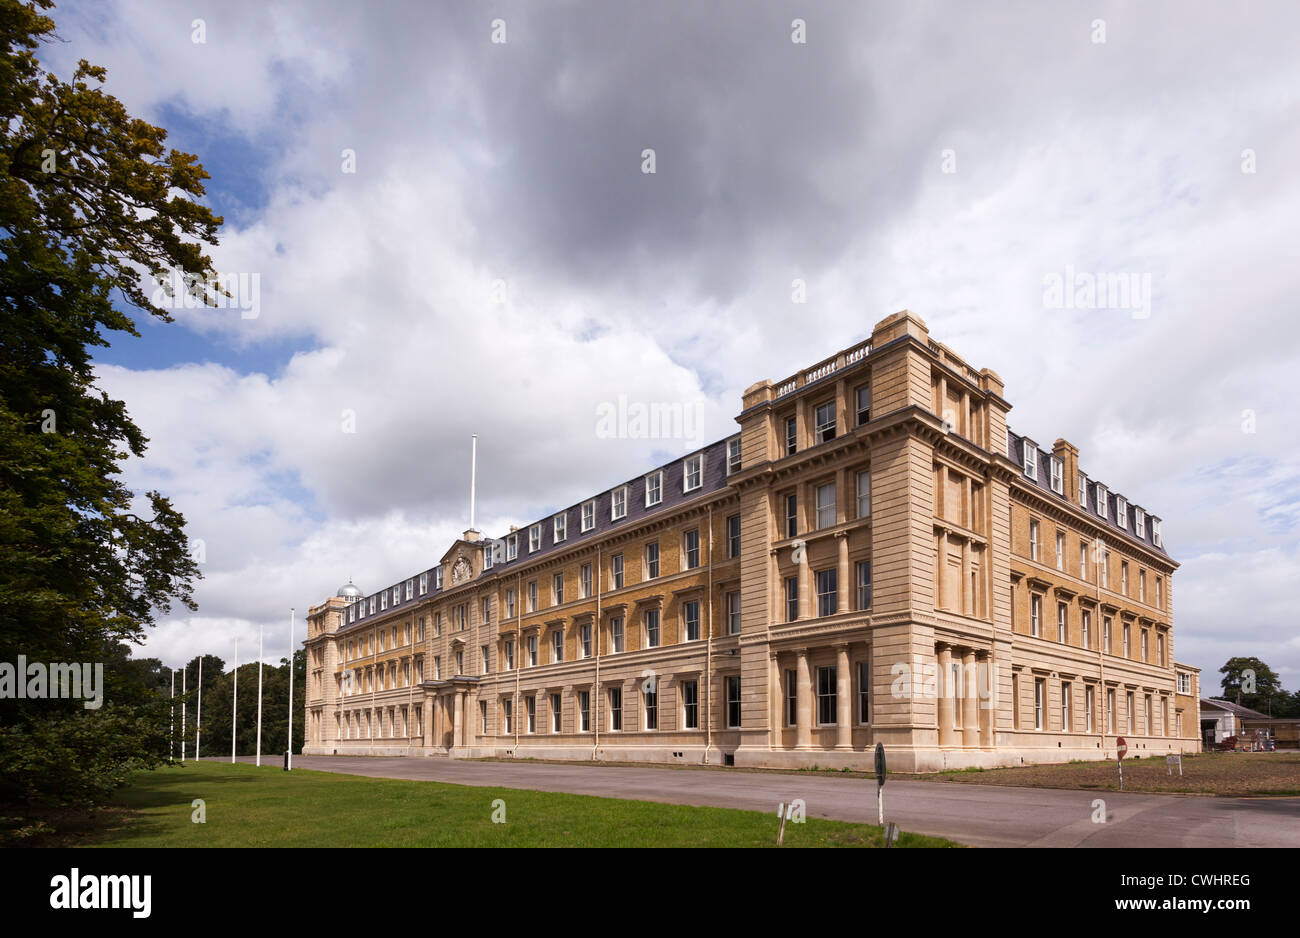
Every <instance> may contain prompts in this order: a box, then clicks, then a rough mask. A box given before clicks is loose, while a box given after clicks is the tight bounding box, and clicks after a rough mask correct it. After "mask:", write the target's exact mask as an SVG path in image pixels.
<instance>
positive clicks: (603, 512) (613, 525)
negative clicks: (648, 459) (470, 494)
mask: <svg viewBox="0 0 1300 938" xmlns="http://www.w3.org/2000/svg"><path fill="white" fill-rule="evenodd" d="M734 438H735V436H734V435H733V436H731V437H727V438H725V439H721V440H718V441H716V442H714V443H710V444H709V445H707V446H705V447H703V448H702V449H697V450H693V451H691V452H689V453H685V454H683V455H682V456H680V457H678V458H677V459H674V460H673V461H672V462H668V463H665V464H664V465H662V466H659V467H657V468H655V469H651V470H649V471H648V472H644V473H642V474H641V475H639V476H637V477H636V478H635V479H630V480H628V481H627V482H623V483H620V484H619V485H615V486H612V487H611V488H608V489H606V490H605V491H603V492H601V493H600V494H599V495H596V496H595V497H594V501H595V503H596V517H595V525H594V526H593V527H592V529H591V530H590V531H583V530H582V506H583V505H585V504H586V503H588V502H590V501H593V499H592V498H585V499H583V500H582V501H580V502H578V503H577V504H574V505H570V506H569V507H568V508H565V509H562V510H561V511H557V512H555V513H554V514H550V515H547V516H546V517H545V518H539V519H538V520H536V521H533V522H530V523H529V524H526V525H522V526H521V527H520V528H519V529H518V530H517V531H511V532H510V533H509V534H506V535H503V536H502V537H500V538H496V540H501V541H504V540H505V539H506V538H508V537H512V536H513V537H517V538H518V540H519V552H518V555H517V556H516V558H515V559H514V560H498V561H497V562H496V563H494V564H493V566H492V570H493V572H499V571H501V570H512V569H514V568H516V567H518V566H521V565H522V564H525V563H528V562H529V561H533V560H537V559H539V558H542V557H545V556H547V555H548V554H551V553H554V552H556V551H559V550H564V549H566V548H569V547H573V546H574V545H576V544H580V543H582V542H584V541H587V540H590V539H592V538H597V537H600V536H601V535H603V534H608V533H609V532H611V531H613V530H615V529H617V528H625V527H630V526H634V525H636V524H637V523H638V522H641V521H645V520H647V519H649V518H651V517H654V516H656V515H662V514H665V513H671V512H673V511H674V510H675V509H678V508H680V507H681V506H683V505H685V504H687V503H688V502H693V501H696V500H698V499H702V498H705V497H707V496H709V495H712V494H714V493H716V492H718V491H719V490H721V489H725V488H726V487H727V442H728V440H731V439H734ZM698 454H703V456H704V470H703V473H702V476H701V481H700V487H699V488H697V489H692V490H691V491H689V492H685V491H683V487H684V484H685V476H686V461H687V460H688V459H690V458H691V457H693V456H696V455H698ZM656 472H661V473H663V481H662V483H661V485H660V498H661V500H660V501H659V503H658V504H657V505H653V506H651V507H649V508H647V507H646V504H645V480H646V478H647V477H648V476H652V475H654V474H655V473H656ZM625 486H626V488H627V502H626V507H627V513H626V514H625V515H624V516H623V517H622V518H619V519H618V520H617V521H614V520H611V518H610V506H611V504H612V502H613V499H614V492H615V491H617V490H619V489H621V488H624V487H625ZM560 515H564V516H566V520H565V533H566V537H565V538H564V540H563V541H560V542H559V543H556V541H555V523H554V519H555V518H557V517H559V516H560ZM535 524H540V525H541V526H542V532H541V533H542V538H541V545H540V546H539V547H538V549H537V550H534V551H529V549H528V529H529V528H531V527H532V526H533V525H535ZM481 546H482V547H484V548H490V547H491V546H492V541H491V540H486V539H485V540H483V541H482V542H481ZM439 566H440V565H439V564H435V565H434V566H432V567H429V568H428V569H427V570H422V571H419V572H417V573H415V574H414V575H412V576H409V577H403V578H402V579H401V580H399V581H397V582H396V583H393V584H391V585H389V586H388V587H387V588H386V589H382V590H379V591H377V592H374V593H370V594H367V595H366V596H364V597H361V598H360V602H361V603H364V604H367V605H365V606H364V607H363V608H367V609H368V608H369V606H368V604H369V602H370V601H371V600H372V599H373V600H374V601H375V604H376V609H375V613H374V614H375V615H379V612H380V610H379V608H378V606H379V597H380V596H381V595H383V594H385V593H387V594H388V596H389V597H390V598H391V596H392V595H393V590H394V589H398V590H400V592H399V596H400V597H401V599H400V601H398V602H396V603H392V604H391V605H390V606H389V607H388V609H393V608H400V607H401V606H404V605H406V604H407V603H414V602H417V601H419V600H423V599H426V598H428V597H430V596H436V595H438V594H440V593H443V592H445V590H446V589H447V587H443V588H438V587H436V585H435V584H436V582H437V577H436V575H435V572H434V571H436V570H437V569H438V567H439ZM421 577H426V578H427V583H428V588H427V590H426V591H425V592H423V593H421V592H420V590H419V586H418V583H419V580H420V578H421ZM410 581H415V583H416V584H417V585H416V586H415V588H414V590H413V592H412V595H411V598H410V599H409V600H408V599H407V598H406V587H405V584H406V583H407V582H410ZM388 609H386V610H384V611H385V612H387V611H388ZM365 617H366V618H370V614H369V613H366V614H365ZM360 621H361V619H360V618H358V619H357V622H360ZM354 624H356V623H352V622H348V623H346V624H345V626H344V627H345V628H346V627H348V626H350V625H354Z"/></svg>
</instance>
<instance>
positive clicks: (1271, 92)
mask: <svg viewBox="0 0 1300 938" xmlns="http://www.w3.org/2000/svg"><path fill="white" fill-rule="evenodd" d="M52 15H53V16H54V18H55V21H56V23H57V24H58V26H59V35H60V38H61V41H59V42H57V43H52V44H50V45H49V46H48V47H46V48H45V49H44V51H43V53H42V58H43V61H44V62H45V63H46V64H47V66H49V67H51V68H52V69H53V70H54V71H56V72H57V73H58V74H60V75H61V76H62V77H65V78H66V77H68V76H69V75H70V73H71V70H72V68H73V67H74V66H75V63H76V61H77V60H78V59H81V58H85V59H87V60H89V61H90V62H92V63H94V64H98V65H103V66H105V67H106V68H107V69H108V82H107V90H108V91H109V93H111V94H113V95H115V96H116V97H118V98H119V99H121V100H122V101H123V102H124V103H125V104H126V106H127V107H128V109H129V110H130V111H131V112H132V113H133V114H135V115H137V116H139V117H142V118H144V119H147V120H149V121H151V122H153V123H157V124H160V125H162V126H165V127H166V128H167V129H168V131H169V143H170V144H171V145H172V146H174V147H176V148H178V149H181V150H184V151H186V152H190V153H194V154H196V155H197V156H198V157H199V159H200V161H201V162H202V163H203V165H204V166H205V167H206V169H207V171H208V172H209V174H210V176H211V179H210V180H209V181H208V187H207V195H206V196H205V201H206V203H207V204H209V205H210V206H211V207H212V208H213V209H214V210H215V211H216V212H217V213H219V214H220V215H222V216H223V217H224V219H225V224H224V226H223V228H222V233H221V244H220V246H219V247H217V248H214V249H212V250H211V252H210V253H211V255H212V257H213V259H214V262H215V265H216V267H217V269H218V270H220V271H222V272H223V273H228V274H235V275H242V276H243V281H242V283H241V289H240V300H241V303H242V304H243V307H244V308H242V309H241V308H230V309H177V310H176V311H175V322H173V323H171V324H162V323H157V322H153V321H140V322H139V323H138V325H139V329H140V331H141V334H142V335H141V338H139V339H133V338H131V337H129V336H125V335H121V336H118V337H116V338H115V340H114V342H113V345H112V347H111V348H110V349H108V350H105V351H103V352H102V353H101V354H99V355H98V356H97V359H96V362H97V367H96V372H97V380H98V383H99V385H100V387H102V388H103V389H104V390H105V391H106V392H107V393H108V394H110V395H111V396H113V397H116V398H119V399H121V400H123V401H125V402H126V404H127V407H128V410H129V412H130V414H131V415H132V417H133V418H134V419H135V420H136V422H137V423H138V424H139V425H140V426H141V428H142V429H143V430H144V432H145V434H146V435H147V436H148V437H149V439H150V445H149V449H148V452H147V453H146V455H145V456H144V457H143V458H142V459H139V460H134V459H133V460H132V461H131V462H129V463H128V464H127V465H126V466H125V470H124V476H125V479H126V481H127V482H128V484H130V485H131V486H132V487H133V488H134V489H136V490H137V491H139V492H143V491H145V490H147V489H150V488H158V489H161V490H162V491H163V492H164V493H165V494H167V495H168V496H169V497H171V499H172V500H173V502H174V504H175V505H176V507H177V508H179V509H180V510H181V511H182V512H183V514H184V515H185V517H186V519H187V522H188V527H189V530H190V533H191V536H192V537H193V538H194V539H195V540H196V547H197V548H198V549H199V555H200V556H201V558H202V560H201V563H200V569H201V570H202V573H203V579H202V580H201V581H200V582H199V583H198V586H197V590H196V598H197V601H198V605H199V609H198V612H197V613H194V614H189V613H188V612H187V611H186V610H183V609H182V610H179V611H176V610H174V611H173V614H172V615H168V616H163V617H161V618H160V620H159V623H158V625H157V626H156V627H155V628H154V629H153V630H152V631H151V632H150V634H149V636H148V638H147V640H146V642H145V644H144V646H143V648H142V649H141V650H140V651H139V652H138V654H142V655H153V656H157V657H160V658H162V659H163V661H164V662H165V663H167V664H169V665H172V666H176V665H178V664H180V663H181V662H182V661H183V660H185V659H187V658H189V657H190V656H192V655H195V654H199V653H210V654H217V655H219V656H221V657H223V658H225V659H226V661H227V663H229V662H230V661H231V660H232V659H233V645H234V642H235V639H236V638H237V639H238V640H239V648H240V651H239V654H240V659H239V660H240V661H248V660H253V657H254V656H255V654H256V652H255V649H256V644H257V640H258V631H259V626H265V627H266V632H265V650H264V654H265V657H266V660H268V661H275V660H278V659H279V658H280V657H282V656H284V655H285V654H286V653H287V649H288V647H289V634H288V633H289V610H290V608H291V607H293V608H295V609H296V610H297V613H296V615H297V628H298V632H297V637H298V639H299V640H300V639H301V637H302V634H303V622H302V617H303V615H304V613H305V612H306V609H307V608H308V607H309V606H311V605H313V604H316V603H319V602H321V601H323V600H324V598H325V597H327V596H329V595H331V594H332V593H333V592H334V591H335V590H336V589H337V588H338V587H339V586H340V585H341V584H343V583H345V582H347V581H348V580H349V578H351V579H352V580H354V581H355V582H356V583H357V584H358V585H360V586H361V587H362V588H363V589H364V590H366V591H372V590H375V589H379V588H382V587H384V586H387V585H389V584H392V583H394V582H396V581H398V580H399V579H402V578H405V577H406V576H409V575H411V574H413V573H415V572H417V571H419V570H423V569H426V568H428V567H429V566H430V565H431V564H432V563H433V562H435V561H436V559H437V558H439V557H441V555H442V554H443V552H444V551H445V550H446V549H447V547H448V546H449V545H450V543H451V541H452V539H453V538H455V537H456V536H458V535H459V533H460V532H462V531H463V530H464V529H465V528H467V527H468V526H469V519H468V515H469V491H468V490H469V457H470V452H469V451H470V436H471V434H474V433H477V434H478V435H479V449H478V469H479V472H478V495H479V498H478V527H479V528H480V529H482V530H483V531H484V532H485V533H487V534H489V535H500V534H502V533H504V532H505V531H506V530H507V529H508V526H509V525H511V524H519V525H523V524H526V523H528V522H531V521H533V520H537V519H539V518H542V517H545V516H546V515H547V514H548V513H550V512H551V511H554V510H555V509H558V508H562V507H566V506H569V505H571V504H573V503H575V502H577V501H579V500H580V499H581V498H583V497H584V496H586V495H589V494H592V493H595V492H598V491H601V490H603V489H605V488H608V487H609V486H610V485H612V484H614V483H616V482H620V481H623V480H624V479H626V478H631V477H634V476H635V475H637V474H639V473H640V472H642V471H644V470H645V469H647V468H650V467H652V466H654V465H657V464H659V463H661V462H664V461H667V460H668V459H671V458H673V457H675V456H676V455H679V454H681V453H684V452H686V451H689V450H690V449H693V448H695V447H696V446H698V445H700V444H702V443H706V442H711V441H712V440H715V439H719V438H721V437H723V436H727V435H729V434H730V433H732V432H734V430H735V423H734V419H733V418H734V416H735V414H736V413H738V412H739V410H740V396H741V393H742V391H743V390H744V389H745V388H746V387H748V386H749V385H750V384H752V383H754V382H755V381H759V380H762V379H764V378H766V379H771V380H779V379H781V378H784V377H786V376H787V375H790V374H792V373H793V372H795V371H796V370H798V369H800V368H801V367H803V366H806V365H809V364H811V363H813V362H816V361H818V360H820V359H822V358H824V357H825V356H827V355H830V354H833V353H834V352H836V351H837V350H839V349H842V348H845V347H847V346H849V345H852V344H854V343H856V342H858V341H861V340H862V339H864V338H865V337H867V336H868V335H869V334H870V331H871V329H872V326H873V325H874V324H875V323H877V322H878V321H879V320H881V319H883V318H884V317H885V316H887V315H889V314H891V313H893V312H896V311H898V310H902V309H910V310H913V311H914V312H916V313H917V314H918V315H920V316H921V317H922V318H923V319H924V320H925V321H926V323H927V324H928V326H929V329H930V333H931V336H932V337H934V338H936V339H938V340H939V341H941V342H944V343H945V344H947V345H949V346H950V347H952V348H953V349H954V350H955V351H957V352H958V354H960V355H962V356H963V357H965V358H966V360H967V361H968V362H970V363H971V364H973V365H974V366H975V367H976V368H983V367H988V368H991V369H993V370H994V371H996V372H997V373H998V374H999V375H1000V376H1001V377H1002V379H1003V381H1004V382H1005V385H1006V395H1007V397H1008V399H1009V400H1010V401H1011V403H1012V405H1013V408H1014V409H1013V410H1012V412H1011V414H1010V418H1009V420H1010V425H1011V426H1012V428H1013V429H1015V430H1016V431H1017V432H1019V433H1023V434H1026V435H1028V436H1030V437H1032V438H1033V439H1035V440H1038V441H1039V442H1040V443H1043V445H1045V446H1049V447H1050V445H1051V441H1052V440H1054V439H1056V438H1057V437H1065V438H1066V439H1068V440H1070V441H1071V442H1072V443H1074V444H1075V445H1076V446H1078V447H1079V450H1080V465H1081V468H1082V469H1083V470H1084V471H1086V472H1087V473H1088V474H1089V477H1090V478H1093V479H1100V480H1102V481H1104V482H1106V483H1107V484H1108V485H1109V487H1110V490H1111V491H1113V492H1119V493H1120V494H1123V495H1125V496H1127V497H1128V498H1129V500H1130V501H1131V502H1133V503H1135V504H1138V505H1141V506H1142V507H1144V508H1145V509H1146V510H1147V511H1148V512H1150V513H1153V514H1155V515H1158V516H1159V517H1161V518H1162V519H1163V536H1164V541H1165V544H1166V546H1167V548H1168V549H1169V551H1170V553H1171V555H1172V556H1173V557H1174V558H1175V559H1176V560H1177V561H1178V562H1179V563H1180V564H1181V567H1180V569H1179V570H1178V572H1177V574H1176V575H1175V577H1174V585H1173V591H1172V598H1173V602H1174V622H1175V645H1174V654H1175V657H1176V658H1177V660H1178V661H1180V662H1186V663H1188V664H1192V665H1196V666H1198V667H1200V668H1202V669H1203V675H1202V689H1203V690H1204V691H1210V690H1213V689H1216V688H1217V685H1218V675H1217V670H1218V668H1219V667H1220V666H1221V665H1222V663H1223V662H1224V661H1226V660H1227V658H1229V657H1231V656H1236V655H1254V656H1258V657H1260V658H1262V659H1263V660H1264V661H1266V662H1267V663H1268V664H1270V665H1271V666H1272V667H1273V668H1274V670H1276V671H1277V672H1278V673H1279V675H1280V676H1281V678H1282V682H1283V684H1284V686H1286V687H1287V688H1288V689H1290V690H1295V689H1297V688H1300V629H1297V626H1296V613H1295V607H1294V603H1293V602H1292V595H1293V593H1294V590H1295V588H1296V585H1297V583H1300V538H1298V536H1297V534H1298V532H1297V521H1298V520H1300V495H1298V494H1297V492H1298V491H1300V489H1298V486H1297V482H1298V481H1300V479H1298V477H1300V468H1297V467H1300V459H1298V458H1297V457H1298V456H1300V435H1297V434H1296V433H1294V432H1292V427H1291V425H1290V424H1288V423H1287V421H1288V420H1289V419H1290V417H1291V415H1292V412H1293V404H1292V397H1293V391H1292V390H1291V381H1290V379H1291V378H1292V376H1294V375H1295V374H1297V373H1300V367H1298V366H1300V321H1297V317H1296V314H1295V298H1294V293H1295V277H1294V270H1295V266H1296V262H1295V250H1296V246H1297V244H1300V238H1298V237H1297V236H1298V235H1300V230H1298V229H1300V182H1298V179H1297V175H1296V167H1297V166H1300V64H1297V63H1298V62H1300V60H1298V59H1297V57H1296V56H1295V55H1294V37H1295V35H1296V26H1297V25H1298V23H1297V21H1298V20H1300V12H1298V11H1296V10H1295V9H1294V6H1293V5H1291V4H1287V3H1264V2H1257V3H1251V4H1245V5H1236V6H1233V7H1224V6H1223V5H1222V4H1219V3H1213V4H1210V3H1204V4H1198V3H1187V2H1176V3H1175V2H1171V3H1146V4H1141V5H1133V4H1127V3H1108V2H1099V0H1098V2H1088V3H1065V4H1052V5H1047V4H1040V3H1033V2H1024V3H996V2H994V3H984V4H964V3H957V2H946V3H908V4H884V3H863V4H844V3H841V2H815V0H798V2H789V3H764V2H745V3H739V2H711V3H708V4H700V3H693V2H683V3H672V2H656V3H653V4H644V3H642V4H631V3H619V4H611V3H597V2H541V0H526V2H508V0H500V2H492V3H482V2H454V3H453V2H445V3H432V2H430V3H415V2H412V3H398V2H388V3H376V4H351V3H349V4H344V3H326V2H319V0H313V2H303V3H289V2H286V3H276V4H264V3H262V2H260V0H258V2H238V0H221V2H202V0H198V2H190V3H186V4H183V5H178V4H175V3H165V2H158V3H152V2H143V0H129V2H127V0H123V2H111V0H110V2H95V3H88V2H86V3H80V2H78V3H67V4H63V5H60V6H59V7H57V8H56V9H55V10H54V11H53V14H52ZM650 159H653V169H654V172H647V171H646V170H647V169H648V168H650V167H649V164H648V160H650ZM1121 280H1122V282H1123V283H1124V284H1126V285H1128V284H1131V285H1132V290H1131V291H1129V292H1128V293H1126V294H1124V293H1119V292H1116V291H1115V290H1113V289H1104V288H1105V287H1107V286H1109V287H1112V288H1113V287H1114V286H1115V285H1116V284H1118V283H1119V282H1121ZM1060 282H1070V283H1074V284H1076V285H1079V284H1083V285H1087V284H1091V283H1097V284H1098V285H1099V286H1100V287H1101V288H1103V289H1099V290H1097V291H1096V292H1093V291H1088V292H1087V293H1086V294H1085V293H1072V294H1071V295H1070V296H1069V297H1068V299H1063V298H1062V296H1061V295H1059V294H1054V293H1053V291H1052V289H1051V285H1052V284H1053V283H1060ZM798 300H801V302H799V301H798ZM137 318H138V317H137ZM620 400H622V401H625V402H629V403H631V404H637V403H640V404H644V405H648V404H652V403H662V404H668V405H672V406H675V407H678V408H680V409H681V411H682V412H683V413H685V414H688V415H691V416H692V417H693V420H692V421H690V423H691V424H693V425H692V426H689V427H687V428H683V429H682V432H677V433H670V434H668V435H667V436H661V437H659V438H628V436H629V435H628V434H622V435H615V436H614V437H613V438H611V437H610V435H609V434H608V433H600V432H597V414H598V413H599V411H600V408H601V407H602V405H606V406H608V405H609V404H611V403H614V402H618V401H620Z"/></svg>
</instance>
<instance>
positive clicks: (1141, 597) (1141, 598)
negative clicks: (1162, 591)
mask: <svg viewBox="0 0 1300 938" xmlns="http://www.w3.org/2000/svg"><path fill="white" fill-rule="evenodd" d="M1146 601H1147V572H1146V571H1145V570H1139V571H1138V602H1143V603H1144V602H1146Z"/></svg>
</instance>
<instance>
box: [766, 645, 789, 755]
mask: <svg viewBox="0 0 1300 938" xmlns="http://www.w3.org/2000/svg"><path fill="white" fill-rule="evenodd" d="M767 657H768V666H767V686H768V701H769V703H770V704H771V706H769V707H768V711H769V712H768V715H767V717H768V721H769V722H768V725H769V726H770V727H771V728H772V732H771V734H770V735H769V737H768V739H769V742H768V745H769V746H771V747H772V748H773V749H780V748H781V716H782V713H781V708H782V707H783V706H784V705H785V695H784V694H782V693H781V662H780V659H779V658H778V657H777V654H776V652H770V653H769V654H768V656H767Z"/></svg>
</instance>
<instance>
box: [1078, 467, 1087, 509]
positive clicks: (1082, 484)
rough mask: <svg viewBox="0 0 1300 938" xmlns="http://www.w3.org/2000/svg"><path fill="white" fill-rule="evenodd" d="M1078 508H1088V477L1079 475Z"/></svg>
mask: <svg viewBox="0 0 1300 938" xmlns="http://www.w3.org/2000/svg"><path fill="white" fill-rule="evenodd" d="M1079 507H1080V508H1087V507H1088V477H1087V476H1086V475H1084V474H1083V473H1082V472H1080V473H1079Z"/></svg>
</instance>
